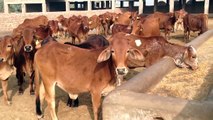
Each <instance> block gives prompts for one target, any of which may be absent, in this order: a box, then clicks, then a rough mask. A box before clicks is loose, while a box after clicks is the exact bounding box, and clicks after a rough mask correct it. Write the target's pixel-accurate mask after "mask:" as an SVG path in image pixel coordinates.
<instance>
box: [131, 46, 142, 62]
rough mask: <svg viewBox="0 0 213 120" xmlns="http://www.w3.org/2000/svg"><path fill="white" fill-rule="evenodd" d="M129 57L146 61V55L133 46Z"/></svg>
mask: <svg viewBox="0 0 213 120" xmlns="http://www.w3.org/2000/svg"><path fill="white" fill-rule="evenodd" d="M128 52H129V57H130V58H131V59H135V60H139V61H144V60H145V57H144V55H143V54H142V53H141V52H140V51H139V50H137V49H135V48H131V49H130V50H129V51H128Z"/></svg>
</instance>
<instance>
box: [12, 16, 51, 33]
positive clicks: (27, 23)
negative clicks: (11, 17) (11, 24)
mask: <svg viewBox="0 0 213 120" xmlns="http://www.w3.org/2000/svg"><path fill="white" fill-rule="evenodd" d="M47 24H48V18H47V17H46V16H44V15H40V16H38V17H35V18H32V19H25V20H24V22H23V23H21V24H20V25H19V26H18V27H17V28H15V29H13V33H12V35H13V37H15V36H17V35H21V33H22V31H23V30H24V29H25V28H26V27H31V28H36V27H39V26H40V25H44V26H46V25H47Z"/></svg>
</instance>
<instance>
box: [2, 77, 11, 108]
mask: <svg viewBox="0 0 213 120" xmlns="http://www.w3.org/2000/svg"><path fill="white" fill-rule="evenodd" d="M1 84H2V89H3V94H4V101H5V103H6V104H8V105H10V104H11V102H10V100H9V98H8V94H7V86H8V79H6V80H1Z"/></svg>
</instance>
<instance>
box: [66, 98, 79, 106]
mask: <svg viewBox="0 0 213 120" xmlns="http://www.w3.org/2000/svg"><path fill="white" fill-rule="evenodd" d="M67 106H68V107H78V106H79V100H78V98H77V99H76V100H72V99H70V98H68V100H67Z"/></svg>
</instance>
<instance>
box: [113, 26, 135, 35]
mask: <svg viewBox="0 0 213 120" xmlns="http://www.w3.org/2000/svg"><path fill="white" fill-rule="evenodd" d="M118 32H125V33H129V34H130V33H131V32H132V26H131V25H122V24H114V25H113V26H112V35H114V34H116V33H118Z"/></svg>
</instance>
